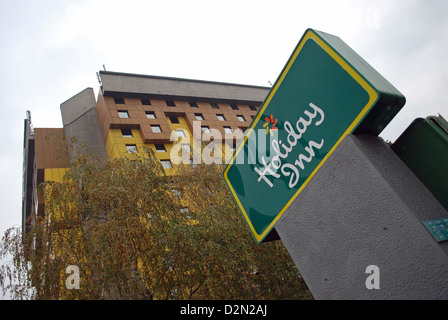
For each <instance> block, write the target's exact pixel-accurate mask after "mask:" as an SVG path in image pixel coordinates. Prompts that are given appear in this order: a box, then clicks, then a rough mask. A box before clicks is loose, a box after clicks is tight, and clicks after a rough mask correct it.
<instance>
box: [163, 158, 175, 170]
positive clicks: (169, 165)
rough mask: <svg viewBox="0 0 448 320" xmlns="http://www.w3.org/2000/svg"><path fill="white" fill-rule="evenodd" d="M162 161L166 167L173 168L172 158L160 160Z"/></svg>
mask: <svg viewBox="0 0 448 320" xmlns="http://www.w3.org/2000/svg"><path fill="white" fill-rule="evenodd" d="M160 162H161V163H162V167H163V168H164V169H171V168H172V167H173V165H172V164H171V161H170V160H160Z"/></svg>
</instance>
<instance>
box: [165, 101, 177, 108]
mask: <svg viewBox="0 0 448 320" xmlns="http://www.w3.org/2000/svg"><path fill="white" fill-rule="evenodd" d="M166 105H167V106H168V107H175V106H176V105H175V104H174V101H172V100H166Z"/></svg>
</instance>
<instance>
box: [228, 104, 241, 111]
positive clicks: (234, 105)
mask: <svg viewBox="0 0 448 320" xmlns="http://www.w3.org/2000/svg"><path fill="white" fill-rule="evenodd" d="M230 107H231V108H232V109H233V110H240V109H239V108H238V106H237V105H236V104H231V105H230Z"/></svg>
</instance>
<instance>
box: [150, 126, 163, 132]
mask: <svg viewBox="0 0 448 320" xmlns="http://www.w3.org/2000/svg"><path fill="white" fill-rule="evenodd" d="M151 130H152V132H154V133H161V132H162V130H161V129H160V126H151Z"/></svg>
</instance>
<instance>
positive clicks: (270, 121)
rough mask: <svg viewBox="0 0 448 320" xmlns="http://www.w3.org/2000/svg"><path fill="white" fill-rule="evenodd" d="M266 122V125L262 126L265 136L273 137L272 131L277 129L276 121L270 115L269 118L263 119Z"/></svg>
mask: <svg viewBox="0 0 448 320" xmlns="http://www.w3.org/2000/svg"><path fill="white" fill-rule="evenodd" d="M264 118H265V120H266V123H265V124H264V125H263V127H265V128H266V134H268V133H270V134H271V136H273V135H274V133H273V132H272V130H278V128H277V127H276V126H275V125H276V124H277V119H275V120H274V116H273V115H272V114H271V116H270V117H264Z"/></svg>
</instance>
